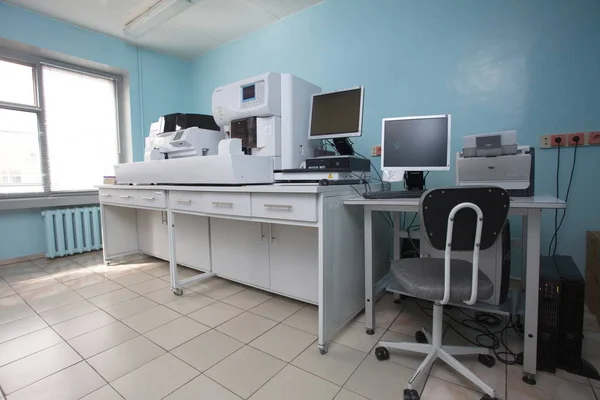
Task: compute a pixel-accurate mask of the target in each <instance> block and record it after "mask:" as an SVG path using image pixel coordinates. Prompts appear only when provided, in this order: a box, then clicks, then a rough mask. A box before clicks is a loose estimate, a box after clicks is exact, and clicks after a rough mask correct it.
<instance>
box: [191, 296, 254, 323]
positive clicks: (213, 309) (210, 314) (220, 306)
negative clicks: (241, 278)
mask: <svg viewBox="0 0 600 400" xmlns="http://www.w3.org/2000/svg"><path fill="white" fill-rule="evenodd" d="M243 312H244V311H243V310H240V309H239V308H236V307H233V306H230V305H229V304H225V303H221V302H220V301H219V302H216V303H214V304H211V305H209V306H206V307H204V308H202V309H200V310H198V311H194V312H193V313H191V314H188V317H190V318H192V319H194V320H196V321H198V322H200V323H202V324H204V325H208V326H210V327H211V328H215V327H217V326H219V325H221V324H222V323H223V322H226V321H229V320H230V319H231V318H233V317H235V316H236V315H239V314H241V313H243Z"/></svg>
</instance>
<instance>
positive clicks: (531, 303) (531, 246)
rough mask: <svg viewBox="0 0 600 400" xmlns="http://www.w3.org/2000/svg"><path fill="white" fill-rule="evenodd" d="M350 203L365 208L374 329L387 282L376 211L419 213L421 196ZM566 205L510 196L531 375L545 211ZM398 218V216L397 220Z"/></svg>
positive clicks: (368, 298) (369, 316) (526, 368)
mask: <svg viewBox="0 0 600 400" xmlns="http://www.w3.org/2000/svg"><path fill="white" fill-rule="evenodd" d="M344 204H345V205H348V206H362V207H364V232H365V315H366V322H365V325H366V329H367V330H374V329H375V311H374V306H375V304H374V299H375V298H376V296H377V294H378V292H379V291H381V290H382V289H384V284H385V282H374V279H373V236H372V228H373V221H372V218H371V213H372V212H373V211H390V212H418V211H419V199H389V200H369V199H364V198H362V197H357V198H352V199H348V200H346V201H344ZM566 207H567V204H566V203H565V202H564V201H562V200H560V199H557V198H556V197H553V196H546V195H542V196H534V197H523V198H518V197H516V198H511V203H510V212H509V214H511V215H520V216H522V218H523V232H522V240H523V246H522V247H523V263H522V265H523V273H522V274H524V282H525V285H524V289H525V333H524V337H525V339H524V340H525V343H524V344H525V350H524V361H523V372H524V374H528V375H530V376H532V377H535V374H536V365H537V336H538V332H537V330H538V291H539V275H540V239H541V232H540V231H541V214H542V210H554V209H557V208H566ZM398 220H399V219H395V221H398ZM394 238H395V240H394V257H395V258H397V257H399V248H398V246H399V244H398V242H399V241H398V240H397V237H396V235H394Z"/></svg>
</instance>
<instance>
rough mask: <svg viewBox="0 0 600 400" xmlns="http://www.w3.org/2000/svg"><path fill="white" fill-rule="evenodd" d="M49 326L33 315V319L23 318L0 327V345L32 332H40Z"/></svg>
mask: <svg viewBox="0 0 600 400" xmlns="http://www.w3.org/2000/svg"><path fill="white" fill-rule="evenodd" d="M0 312H1V311H0ZM47 326H48V324H47V323H46V322H44V320H43V319H41V318H40V317H38V316H37V315H32V316H31V317H26V318H21V319H19V320H16V321H13V322H10V323H8V324H4V325H0V343H3V342H6V341H7V340H11V339H14V338H17V337H19V336H23V335H26V334H28V333H31V332H35V331H39V330H40V329H43V328H45V327H47Z"/></svg>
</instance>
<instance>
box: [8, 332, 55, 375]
mask: <svg viewBox="0 0 600 400" xmlns="http://www.w3.org/2000/svg"><path fill="white" fill-rule="evenodd" d="M62 342H63V340H62V339H61V337H60V336H58V334H56V332H54V331H53V330H52V329H51V328H45V329H41V330H39V331H36V332H32V333H29V334H27V335H23V336H20V337H18V338H16V339H13V340H9V341H7V342H4V343H2V344H0V366H2V365H6V364H8V363H10V362H13V361H15V360H18V359H20V358H23V357H27V356H28V355H30V354H33V353H35V352H38V351H40V350H44V349H47V348H48V347H51V346H54V345H56V344H59V343H62Z"/></svg>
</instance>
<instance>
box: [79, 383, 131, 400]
mask: <svg viewBox="0 0 600 400" xmlns="http://www.w3.org/2000/svg"><path fill="white" fill-rule="evenodd" d="M81 400H123V398H122V397H121V395H120V394H119V393H117V391H116V390H115V389H113V388H112V387H111V386H110V385H106V386H102V387H101V388H100V389H98V390H96V391H95V392H92V393H90V394H88V395H87V396H85V397H82V398H81Z"/></svg>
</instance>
